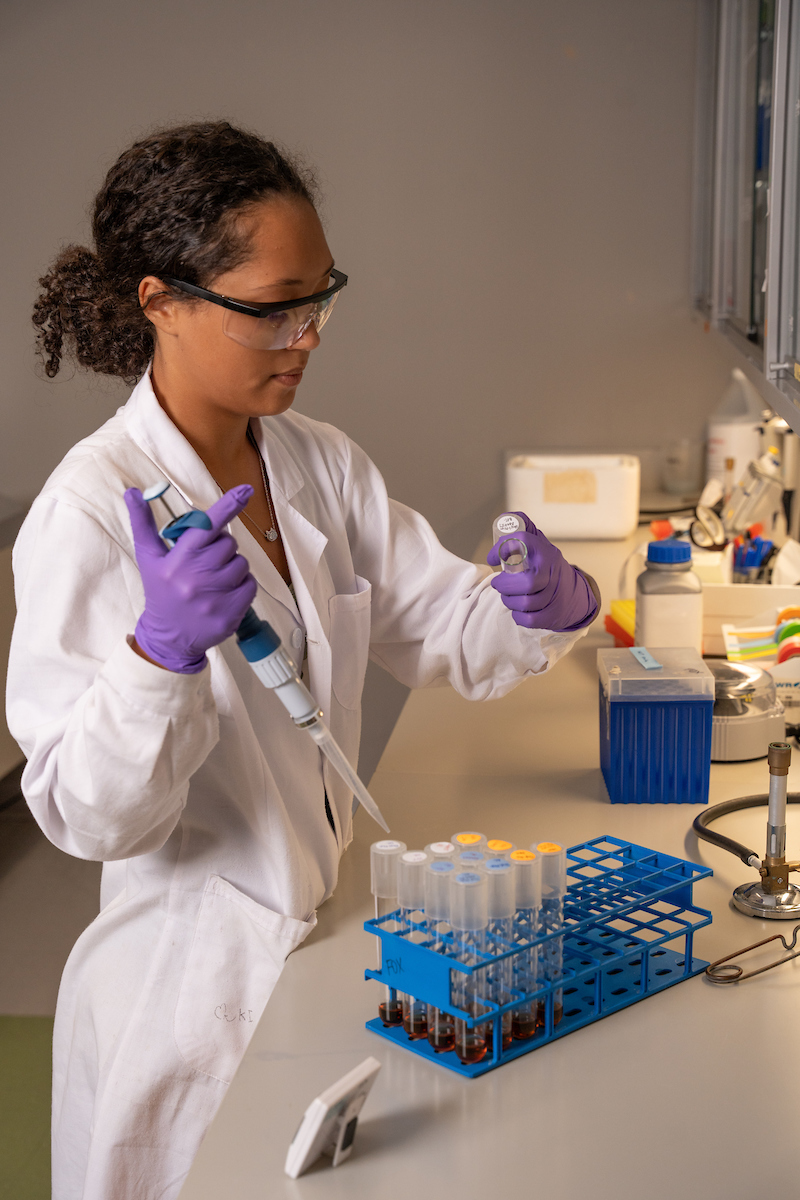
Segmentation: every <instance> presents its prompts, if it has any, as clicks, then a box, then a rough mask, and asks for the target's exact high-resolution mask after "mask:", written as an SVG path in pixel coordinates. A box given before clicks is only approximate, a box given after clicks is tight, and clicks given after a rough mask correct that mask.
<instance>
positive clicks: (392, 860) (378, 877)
mask: <svg viewBox="0 0 800 1200" xmlns="http://www.w3.org/2000/svg"><path fill="white" fill-rule="evenodd" d="M405 850H406V844H405V842H395V841H394V840H392V839H387V840H386V841H383V842H373V843H372V845H371V846H370V848H369V879H370V890H371V892H372V894H373V896H378V897H379V898H380V899H381V900H396V899H397V860H398V858H399V857H400V855H401V854H405Z"/></svg>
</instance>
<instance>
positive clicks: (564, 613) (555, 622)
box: [486, 513, 599, 633]
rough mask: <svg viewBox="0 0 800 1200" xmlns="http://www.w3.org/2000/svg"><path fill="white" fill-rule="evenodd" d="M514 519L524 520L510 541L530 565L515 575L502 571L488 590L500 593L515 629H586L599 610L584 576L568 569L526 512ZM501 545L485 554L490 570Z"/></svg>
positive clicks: (498, 560)
mask: <svg viewBox="0 0 800 1200" xmlns="http://www.w3.org/2000/svg"><path fill="white" fill-rule="evenodd" d="M517 516H519V517H521V518H522V519H523V520H524V522H525V531H524V532H522V531H520V532H519V533H515V534H511V535H510V536H511V537H513V538H514V539H515V540H516V541H519V542H522V543H523V544H524V546H525V548H526V550H527V552H528V565H527V569H526V570H524V571H520V572H519V573H517V574H512V573H510V572H506V571H501V572H500V574H499V575H495V576H494V577H493V579H492V587H493V588H495V590H496V591H498V592H499V593H500V596H501V598H502V601H503V604H505V606H506V608H510V609H511V615H512V617H513V618H514V620H515V621H516V623H517V625H521V626H523V628H525V629H550V630H553V631H554V632H558V633H571V632H573V631H574V630H576V629H582V628H583V626H584V625H589V624H590V623H591V622H592V621H593V620H594V618H595V617H596V616H597V611H598V608H599V605H598V603H597V600H596V599H595V595H594V592H593V591H592V589H591V587H590V586H589V583H588V582H587V580H586V577H585V576H584V575H582V574H581V572H580V571H578V570H576V568H575V567H572V566H570V564H569V563H568V562H567V560H566V559H565V558H564V555H563V554H562V553H561V551H560V550H558V549H557V548H556V547H555V546H554V545H553V543H552V542H549V541H548V540H547V538H546V537H545V536H544V534H543V533H541V532H540V531H539V530H538V529H537V528H536V526H535V525H534V523H533V521H531V519H530V518H529V517H527V516H526V515H525V513H517ZM503 540H504V539H503V538H501V539H500V541H503ZM499 544H500V542H497V543H496V544H495V545H494V546H492V549H491V550H490V551H489V554H488V555H487V558H486V561H487V562H488V564H489V566H490V567H499V566H500V555H499V554H498V552H497V547H498V546H499Z"/></svg>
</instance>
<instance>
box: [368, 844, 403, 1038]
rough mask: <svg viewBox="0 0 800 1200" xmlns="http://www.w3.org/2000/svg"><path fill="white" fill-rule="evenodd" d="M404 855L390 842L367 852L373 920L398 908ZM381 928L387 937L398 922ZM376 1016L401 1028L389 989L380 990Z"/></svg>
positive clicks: (399, 1010)
mask: <svg viewBox="0 0 800 1200" xmlns="http://www.w3.org/2000/svg"><path fill="white" fill-rule="evenodd" d="M405 852H406V844H405V842H396V841H394V839H389V838H387V839H385V840H384V841H382V842H373V844H372V845H371V846H370V848H369V867H370V890H371V892H372V894H373V896H374V897H375V919H376V920H377V919H379V918H380V917H385V916H387V915H388V914H389V913H391V912H394V911H395V909H396V908H397V860H398V858H399V857H400V855H401V854H405ZM383 928H384V929H386V930H388V931H389V932H390V933H397V932H398V930H399V929H400V925H399V923H398V922H397V921H391V922H385V923H384V926H383ZM380 969H381V941H380V938H378V970H379V971H380ZM378 1016H379V1017H380V1019H381V1021H383V1024H384V1025H401V1024H402V1021H403V1007H402V1001H401V999H400V996H399V995H398V994H397V992H396V991H395V990H394V988H390V987H389V986H388V985H387V986H386V987H384V988H383V996H382V997H381V1001H380V1004H379V1005H378Z"/></svg>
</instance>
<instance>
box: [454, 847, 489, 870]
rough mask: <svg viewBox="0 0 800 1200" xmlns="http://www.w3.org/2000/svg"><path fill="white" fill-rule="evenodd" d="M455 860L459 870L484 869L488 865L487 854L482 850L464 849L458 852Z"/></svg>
mask: <svg viewBox="0 0 800 1200" xmlns="http://www.w3.org/2000/svg"><path fill="white" fill-rule="evenodd" d="M453 862H454V863H455V865H456V866H457V867H458V869H459V871H482V870H483V868H484V866H485V865H486V855H485V854H484V853H483V851H482V850H462V851H461V853H460V854H456V856H455V858H454V859H453Z"/></svg>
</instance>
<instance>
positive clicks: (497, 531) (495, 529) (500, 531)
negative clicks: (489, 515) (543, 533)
mask: <svg viewBox="0 0 800 1200" xmlns="http://www.w3.org/2000/svg"><path fill="white" fill-rule="evenodd" d="M524 529H525V522H524V521H523V519H522V517H521V516H520V515H519V513H515V512H504V513H500V516H499V517H496V518H495V520H494V522H493V524H492V545H493V546H494V545H495V543H496V542H499V541H500V538H501V537H503V536H505V535H506V534H509V533H522V532H523V530H524Z"/></svg>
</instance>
